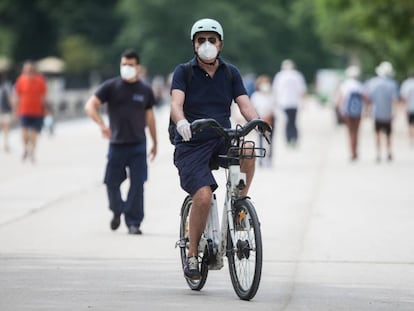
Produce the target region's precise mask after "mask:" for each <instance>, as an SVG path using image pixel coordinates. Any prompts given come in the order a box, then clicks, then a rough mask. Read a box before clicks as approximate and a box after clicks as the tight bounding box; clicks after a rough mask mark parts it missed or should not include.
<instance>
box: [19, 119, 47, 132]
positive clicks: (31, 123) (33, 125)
mask: <svg viewBox="0 0 414 311" xmlns="http://www.w3.org/2000/svg"><path fill="white" fill-rule="evenodd" d="M20 124H21V126H22V127H23V128H28V129H32V130H35V131H36V132H40V131H41V130H42V127H43V116H39V117H31V116H21V117H20Z"/></svg>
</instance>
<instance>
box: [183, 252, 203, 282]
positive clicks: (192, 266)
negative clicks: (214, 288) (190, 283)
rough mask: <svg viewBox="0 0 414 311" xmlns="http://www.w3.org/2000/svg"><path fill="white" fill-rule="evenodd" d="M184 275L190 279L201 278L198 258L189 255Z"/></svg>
mask: <svg viewBox="0 0 414 311" xmlns="http://www.w3.org/2000/svg"><path fill="white" fill-rule="evenodd" d="M184 276H185V277H186V278H187V279H190V280H199V279H200V278H201V274H200V271H199V270H198V258H197V257H195V256H194V257H188V258H187V259H186V260H185V263H184Z"/></svg>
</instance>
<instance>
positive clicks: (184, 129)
mask: <svg viewBox="0 0 414 311" xmlns="http://www.w3.org/2000/svg"><path fill="white" fill-rule="evenodd" d="M177 132H178V133H179V134H180V135H181V137H182V138H183V140H184V141H189V140H190V139H191V128H190V123H188V121H187V120H186V119H182V120H180V121H178V122H177Z"/></svg>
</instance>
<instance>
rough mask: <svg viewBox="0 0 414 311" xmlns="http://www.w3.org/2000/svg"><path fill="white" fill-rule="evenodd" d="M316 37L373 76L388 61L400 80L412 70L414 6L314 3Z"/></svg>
mask: <svg viewBox="0 0 414 311" xmlns="http://www.w3.org/2000/svg"><path fill="white" fill-rule="evenodd" d="M315 2H316V6H315V9H316V10H315V14H316V17H317V19H316V20H317V25H318V27H317V29H318V33H319V34H320V35H321V37H322V38H323V41H324V42H325V43H326V44H327V45H328V46H330V47H331V48H333V49H335V50H337V51H341V53H343V55H346V56H347V57H348V59H350V61H353V60H354V59H355V58H357V59H359V60H360V61H361V63H362V65H363V67H364V68H365V69H366V70H368V71H370V72H372V71H373V68H374V67H375V66H376V65H377V64H378V63H379V62H380V61H383V60H389V61H391V62H392V63H393V64H394V65H395V67H396V68H397V73H399V74H398V75H399V76H400V77H401V76H403V75H405V74H406V69H407V68H410V67H414V59H413V58H412V57H411V56H412V55H413V52H414V41H413V40H412V38H411V36H412V33H413V32H414V20H413V18H412V16H413V14H414V2H412V1H408V0H403V1H391V0H377V1H358V0H316V1H315Z"/></svg>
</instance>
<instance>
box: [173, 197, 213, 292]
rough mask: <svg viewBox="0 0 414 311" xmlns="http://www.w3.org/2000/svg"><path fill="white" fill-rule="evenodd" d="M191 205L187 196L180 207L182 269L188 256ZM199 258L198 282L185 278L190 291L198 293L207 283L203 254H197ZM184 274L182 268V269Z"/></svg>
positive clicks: (205, 263)
mask: <svg viewBox="0 0 414 311" xmlns="http://www.w3.org/2000/svg"><path fill="white" fill-rule="evenodd" d="M192 205H193V201H192V199H191V197H190V196H187V197H186V198H185V200H184V203H183V205H182V207H181V220H180V241H185V244H184V243H183V245H182V246H180V255H181V266H182V267H184V261H185V260H186V258H187V255H188V245H189V237H188V231H189V230H188V229H189V219H190V211H191V207H192ZM199 257H201V258H202V260H201V262H200V263H199V269H200V273H201V278H200V279H199V280H189V279H187V278H185V280H186V281H187V284H188V286H189V287H190V288H191V289H192V290H196V291H200V290H201V289H202V288H203V287H204V285H205V284H206V281H207V276H208V264H207V262H206V260H205V259H204V253H199ZM183 272H184V268H183Z"/></svg>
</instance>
